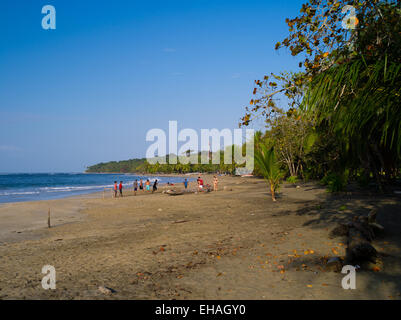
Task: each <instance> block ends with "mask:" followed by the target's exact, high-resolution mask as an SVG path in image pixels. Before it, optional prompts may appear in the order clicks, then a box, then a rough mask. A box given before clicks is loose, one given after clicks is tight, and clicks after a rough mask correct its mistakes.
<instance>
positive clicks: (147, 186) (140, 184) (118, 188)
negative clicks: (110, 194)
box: [114, 179, 159, 198]
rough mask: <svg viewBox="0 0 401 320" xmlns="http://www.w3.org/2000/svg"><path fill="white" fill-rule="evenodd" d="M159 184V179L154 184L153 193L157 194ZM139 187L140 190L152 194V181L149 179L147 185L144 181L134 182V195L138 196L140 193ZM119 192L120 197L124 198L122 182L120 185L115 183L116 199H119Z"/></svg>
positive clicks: (136, 180)
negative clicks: (138, 192)
mask: <svg viewBox="0 0 401 320" xmlns="http://www.w3.org/2000/svg"><path fill="white" fill-rule="evenodd" d="M158 184H159V182H158V181H157V179H156V180H155V181H154V182H153V186H152V193H153V192H155V191H156V190H157V185H158ZM138 187H139V190H142V191H144V190H146V191H147V192H150V181H149V179H146V181H145V183H143V180H142V179H140V180H139V182H138V179H135V181H134V185H133V188H134V195H135V196H136V193H137V191H138ZM118 191H120V197H122V196H123V182H122V181H120V184H117V181H114V198H117V195H118Z"/></svg>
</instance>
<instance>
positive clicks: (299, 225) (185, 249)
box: [0, 176, 401, 299]
mask: <svg viewBox="0 0 401 320" xmlns="http://www.w3.org/2000/svg"><path fill="white" fill-rule="evenodd" d="M203 177H204V179H205V181H206V182H207V183H210V184H212V180H213V178H212V176H203ZM224 187H226V190H223V189H224ZM176 188H177V189H182V186H178V187H176ZM190 188H193V189H194V188H195V186H194V184H193V183H191V185H190ZM162 189H163V188H160V190H158V192H157V193H155V194H146V193H140V192H139V193H138V195H137V196H133V195H132V193H131V192H128V193H127V194H126V195H127V196H126V197H123V198H117V199H113V198H112V197H111V196H110V194H108V195H106V197H105V199H102V194H101V193H97V194H92V195H86V196H80V197H75V198H68V199H59V200H51V201H38V202H25V203H14V204H7V205H2V206H0V259H1V263H0V299H400V293H401V250H400V244H401V239H400V233H399V230H400V227H401V217H400V214H399V212H400V208H401V205H400V198H399V197H398V198H396V197H389V196H387V197H386V196H381V197H379V196H372V195H349V194H348V195H345V194H343V195H330V194H328V193H326V191H325V190H324V189H323V188H322V187H320V186H318V185H316V184H314V183H308V184H301V185H300V187H299V188H296V187H295V186H293V185H283V186H282V187H281V190H280V195H279V197H278V201H277V202H276V203H273V202H272V201H271V198H270V197H269V194H268V188H267V185H266V184H265V182H264V181H263V180H261V179H256V178H240V177H221V178H220V184H219V189H220V190H219V191H217V192H210V193H199V194H184V195H178V196H169V195H166V194H162V193H161V191H162ZM341 206H345V209H344V207H343V208H342V210H340V207H341ZM49 208H50V209H51V216H52V228H50V229H48V228H47V211H48V209H49ZM372 208H378V212H379V214H378V220H379V222H380V223H381V224H382V225H384V227H385V228H386V234H385V237H384V238H379V239H377V240H375V241H374V242H373V245H374V246H375V247H376V249H377V250H378V251H379V252H380V254H382V255H383V260H384V266H383V269H382V270H380V272H373V271H361V272H358V273H357V289H356V290H344V289H343V288H342V286H341V280H342V278H343V276H344V275H343V274H341V273H336V272H328V271H325V270H324V269H323V264H322V259H323V257H326V258H327V257H331V256H334V255H344V252H345V245H344V244H345V239H341V238H336V239H329V237H328V233H329V230H331V228H333V227H334V226H335V225H336V223H337V222H338V221H342V220H343V221H345V220H347V219H349V218H350V217H351V216H352V215H354V214H356V213H358V214H367V213H368V212H369V211H370V210H371V209H372ZM47 264H49V265H53V266H54V267H55V269H56V281H57V288H56V290H44V289H43V288H42V286H41V280H42V277H43V274H41V270H42V267H43V266H44V265H47ZM99 286H106V287H109V288H112V289H113V290H115V292H114V293H112V294H111V295H105V294H103V293H102V292H100V291H99V290H98V287H99Z"/></svg>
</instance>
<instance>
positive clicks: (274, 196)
mask: <svg viewBox="0 0 401 320" xmlns="http://www.w3.org/2000/svg"><path fill="white" fill-rule="evenodd" d="M270 193H271V194H272V200H273V201H276V195H275V193H274V185H273V183H271V182H270Z"/></svg>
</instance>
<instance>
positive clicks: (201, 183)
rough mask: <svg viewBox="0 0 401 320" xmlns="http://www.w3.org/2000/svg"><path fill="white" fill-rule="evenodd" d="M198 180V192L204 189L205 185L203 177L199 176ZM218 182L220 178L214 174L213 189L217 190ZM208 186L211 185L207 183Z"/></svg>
mask: <svg viewBox="0 0 401 320" xmlns="http://www.w3.org/2000/svg"><path fill="white" fill-rule="evenodd" d="M185 180H186V179H185ZM196 182H197V183H198V192H200V191H202V190H203V189H204V187H205V186H204V184H203V179H202V178H201V177H200V176H199V177H198V179H196ZM218 183H219V179H217V177H216V176H213V191H217V186H218ZM206 187H209V185H206ZM185 188H186V187H185Z"/></svg>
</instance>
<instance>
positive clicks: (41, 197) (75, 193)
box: [0, 173, 191, 207]
mask: <svg viewBox="0 0 401 320" xmlns="http://www.w3.org/2000/svg"><path fill="white" fill-rule="evenodd" d="M90 174H92V173H90ZM96 174H110V175H113V174H115V173H96ZM118 174H119V175H125V176H127V177H128V176H138V177H143V178H144V179H146V178H149V179H150V180H152V179H156V178H162V177H172V178H180V177H182V180H183V181H184V179H185V178H189V177H191V176H189V175H187V176H186V175H184V174H166V175H153V174H152V175H136V174H121V173H118ZM190 179H191V178H190ZM167 182H168V181H166V182H161V183H159V184H160V185H164V184H166V183H167ZM173 183H178V182H174V181H173ZM64 187H66V186H64ZM80 187H92V186H90V185H89V186H88V185H84V184H83V185H74V188H80ZM111 187H112V183H110V185H109V186H104V187H103V188H99V187H97V188H96V187H94V186H93V189H86V190H85V189H82V190H71V191H67V192H65V193H64V192H62V191H60V192H59V193H45V192H43V193H42V194H39V192H37V191H36V190H35V192H37V193H38V199H32V197H30V198H26V199H24V198H17V197H14V198H13V194H10V200H8V199H7V198H6V196H4V195H3V196H2V199H1V200H2V201H0V207H1V206H2V205H4V204H8V203H23V202H35V201H48V200H58V199H67V198H71V197H79V196H83V195H90V194H93V193H101V192H103V189H108V188H111ZM125 188H132V186H131V183H130V186H129V187H128V186H126V187H125ZM16 192H18V189H16Z"/></svg>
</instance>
